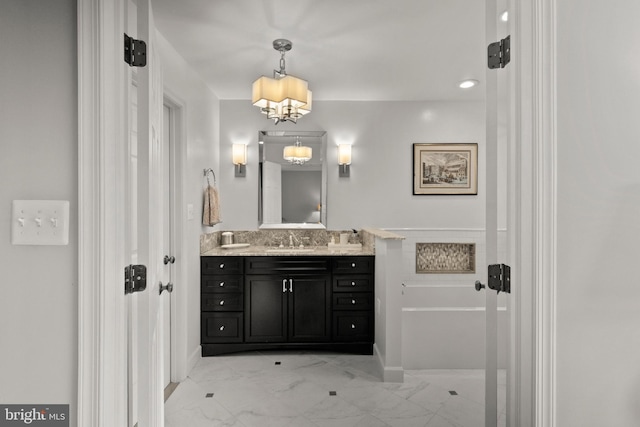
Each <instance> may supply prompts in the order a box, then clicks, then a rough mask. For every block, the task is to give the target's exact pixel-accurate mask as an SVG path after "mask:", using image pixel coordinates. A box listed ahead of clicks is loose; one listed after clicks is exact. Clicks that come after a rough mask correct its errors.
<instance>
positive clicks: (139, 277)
mask: <svg viewBox="0 0 640 427" xmlns="http://www.w3.org/2000/svg"><path fill="white" fill-rule="evenodd" d="M145 289H147V267H145V266H144V265H128V266H126V267H125V268H124V293H125V295H127V294H132V293H134V292H142V291H144V290H145Z"/></svg>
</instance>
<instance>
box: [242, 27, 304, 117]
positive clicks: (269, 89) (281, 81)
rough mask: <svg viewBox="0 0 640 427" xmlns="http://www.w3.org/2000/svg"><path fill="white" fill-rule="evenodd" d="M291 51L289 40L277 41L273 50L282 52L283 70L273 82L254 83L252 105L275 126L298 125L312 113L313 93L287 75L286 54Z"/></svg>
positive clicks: (301, 82) (281, 69)
mask: <svg viewBox="0 0 640 427" xmlns="http://www.w3.org/2000/svg"><path fill="white" fill-rule="evenodd" d="M291 47H292V43H291V42H290V41H289V40H286V39H277V40H274V41H273V48H274V49H275V50H277V51H278V52H280V70H273V78H270V77H266V76H262V77H260V78H259V79H258V80H256V81H255V82H253V96H252V98H251V100H252V102H253V105H255V106H256V107H258V108H260V111H261V112H262V113H263V114H266V115H267V118H269V119H273V120H274V122H275V124H278V123H280V122H285V121H290V122H294V123H296V121H297V120H298V119H299V118H300V117H302V116H304V115H305V114H307V113H309V112H310V111H311V91H310V90H309V88H308V84H307V82H306V81H305V80H302V79H299V78H297V77H294V76H290V75H288V74H287V72H286V71H285V60H284V54H285V52H287V51H289V50H291Z"/></svg>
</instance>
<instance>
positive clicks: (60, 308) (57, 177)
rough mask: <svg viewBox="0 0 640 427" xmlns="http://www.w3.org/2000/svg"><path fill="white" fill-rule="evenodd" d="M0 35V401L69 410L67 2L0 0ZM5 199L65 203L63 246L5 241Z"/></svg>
mask: <svg viewBox="0 0 640 427" xmlns="http://www.w3.org/2000/svg"><path fill="white" fill-rule="evenodd" d="M0 40H2V42H1V43H0V58H2V60H1V61H0V76H2V78H1V79H0V100H1V101H0V177H1V181H2V185H1V186H0V265H1V266H2V297H0V341H1V346H2V350H1V351H0V378H2V386H0V402H2V403H3V404H7V403H20V404H27V403H36V404H43V403H45V404H46V403H51V404H54V403H57V404H70V405H71V413H72V414H73V413H75V406H76V405H75V402H76V395H77V352H78V341H77V334H78V325H77V316H78V309H77V303H78V299H77V295H78V287H77V240H78V237H77V227H78V220H77V170H78V168H77V143H78V140H77V72H76V69H77V56H76V2H75V0H50V1H44V2H43V1H38V0H3V1H2V2H0ZM15 199H60V200H69V201H70V202H71V209H70V236H69V245H67V246H12V245H11V243H10V240H11V227H10V219H11V218H10V217H11V202H12V200H15ZM71 425H72V426H75V421H74V420H73V417H72V421H71Z"/></svg>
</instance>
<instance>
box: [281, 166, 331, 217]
mask: <svg viewBox="0 0 640 427" xmlns="http://www.w3.org/2000/svg"><path fill="white" fill-rule="evenodd" d="M321 182H322V171H306V172H297V171H282V216H283V217H284V219H285V220H286V222H318V221H319V219H320V212H319V211H318V210H317V206H318V205H319V204H320V203H321V198H320V193H321V191H320V189H321V188H320V187H321ZM314 215H315V218H314Z"/></svg>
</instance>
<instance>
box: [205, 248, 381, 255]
mask: <svg viewBox="0 0 640 427" xmlns="http://www.w3.org/2000/svg"><path fill="white" fill-rule="evenodd" d="M330 255H334V256H335V255H341V256H349V255H352V256H362V255H375V251H374V250H373V249H370V248H366V247H364V246H363V247H361V248H358V249H348V250H343V249H329V247H328V246H308V247H305V248H288V247H285V248H278V247H276V246H253V245H252V246H248V247H245V248H234V249H224V248H222V247H220V246H218V247H215V248H213V249H211V250H208V251H206V252H202V253H200V256H330Z"/></svg>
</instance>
